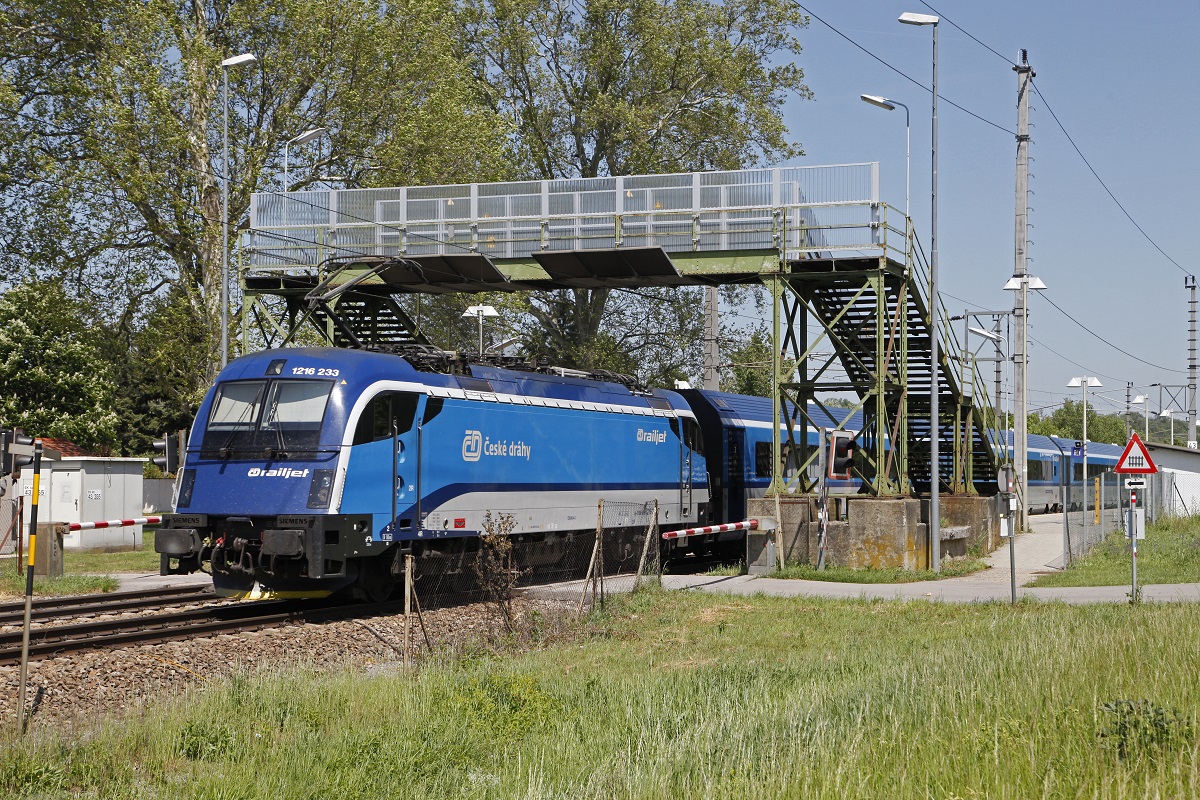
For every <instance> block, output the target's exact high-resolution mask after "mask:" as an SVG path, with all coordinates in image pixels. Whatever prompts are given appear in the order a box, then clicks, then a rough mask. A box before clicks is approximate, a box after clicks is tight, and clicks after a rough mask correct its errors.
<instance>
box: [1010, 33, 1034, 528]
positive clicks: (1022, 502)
mask: <svg viewBox="0 0 1200 800" xmlns="http://www.w3.org/2000/svg"><path fill="white" fill-rule="evenodd" d="M1013 71H1015V72H1016V73H1017V208H1016V231H1015V237H1014V243H1015V250H1014V252H1015V258H1014V262H1013V277H1014V278H1016V279H1018V280H1019V281H1020V284H1021V286H1020V291H1019V292H1015V293H1014V295H1015V299H1016V308H1014V309H1013V321H1014V322H1015V323H1016V325H1015V326H1014V327H1015V328H1016V329H1017V330H1016V340H1017V341H1016V346H1015V347H1014V348H1013V383H1014V387H1013V389H1014V392H1013V393H1014V395H1015V397H1014V399H1015V401H1016V407H1017V409H1016V415H1015V416H1016V420H1015V425H1014V431H1013V438H1014V439H1015V441H1014V442H1013V461H1014V462H1015V463H1014V464H1013V466H1014V467H1015V468H1016V469H1015V470H1014V471H1015V474H1016V478H1017V480H1016V484H1017V486H1016V491H1017V498H1018V504H1019V509H1020V510H1019V512H1018V513H1019V516H1018V518H1017V522H1018V525H1017V529H1018V530H1022V531H1023V530H1027V529H1028V528H1029V507H1028V502H1027V501H1028V496H1029V495H1028V492H1027V491H1026V489H1027V487H1028V485H1029V388H1028V385H1027V381H1026V375H1025V371H1026V368H1027V367H1028V364H1029V343H1028V335H1027V334H1028V326H1027V325H1026V313H1027V311H1028V306H1027V301H1028V285H1029V280H1028V261H1029V254H1028V252H1027V248H1028V244H1029V230H1028V225H1029V82H1030V81H1031V80H1032V79H1033V77H1034V74H1035V73H1034V71H1033V67H1031V66H1029V54H1028V52H1027V51H1026V50H1024V49H1022V50H1021V63H1020V64H1018V65H1017V66H1014V67H1013Z"/></svg>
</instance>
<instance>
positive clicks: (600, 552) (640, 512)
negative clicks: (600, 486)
mask: <svg viewBox="0 0 1200 800" xmlns="http://www.w3.org/2000/svg"><path fill="white" fill-rule="evenodd" d="M597 516H598V518H599V522H598V525H597V528H596V539H595V542H594V544H593V547H592V557H591V559H589V565H588V572H587V575H586V576H585V578H584V582H583V586H582V590H581V592H580V596H579V608H580V611H582V610H583V608H584V607H585V606H588V605H590V606H592V607H595V606H597V605H600V606H603V605H604V599H605V596H606V595H609V594H620V593H631V592H635V591H637V590H638V589H639V588H641V587H643V586H648V585H651V584H653V585H655V586H657V585H659V583H660V580H661V576H662V568H661V567H662V563H661V552H662V537H661V536H660V534H659V532H658V503H657V502H651V503H619V502H607V501H605V500H601V501H600V505H599V513H598V514H597Z"/></svg>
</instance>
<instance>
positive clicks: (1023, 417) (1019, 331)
mask: <svg viewBox="0 0 1200 800" xmlns="http://www.w3.org/2000/svg"><path fill="white" fill-rule="evenodd" d="M1045 288H1046V284H1045V283H1044V282H1043V281H1042V279H1041V278H1037V277H1034V276H1033V275H1029V274H1022V275H1014V276H1013V277H1011V278H1009V279H1008V281H1007V282H1006V283H1005V284H1004V290H1005V291H1011V292H1020V294H1018V295H1016V296H1015V297H1014V298H1013V316H1016V317H1020V322H1019V323H1018V324H1017V326H1016V338H1017V343H1016V345H1015V346H1014V347H1013V352H1012V359H1013V383H1014V386H1013V402H1014V403H1015V405H1016V409H1015V411H1014V414H1013V420H1014V421H1013V428H1014V430H1013V460H1014V462H1015V463H1014V466H1015V467H1016V474H1017V498H1018V502H1019V503H1020V512H1021V518H1020V522H1021V530H1025V529H1026V528H1028V527H1029V507H1028V504H1027V503H1026V498H1027V497H1028V493H1027V491H1026V489H1027V488H1028V485H1029V381H1028V380H1026V376H1027V372H1028V369H1029V314H1028V309H1029V290H1030V289H1033V290H1035V291H1041V290H1043V289H1045Z"/></svg>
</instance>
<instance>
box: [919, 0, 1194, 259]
mask: <svg viewBox="0 0 1200 800" xmlns="http://www.w3.org/2000/svg"><path fill="white" fill-rule="evenodd" d="M920 3H921V5H923V6H925V7H926V8H928V9H929V10H930V11H932V12H933V13H934V14H936V15H937V16H938V17H939V18H941V19H942V20H944V21H945V22H947V23H949V24H950V25H952V26H953V27H954V28H955V29H956V30H958V31H959V32H960V33H962V34H963V35H964V36H966V37H967V38H968V39H970V40H971V41H973V42H975V43H976V44H978V45H979V46H980V47H982V48H983V49H984V50H987V51H988V52H989V53H991V54H993V55H994V56H996V57H997V58H999V59H1000V60H1002V61H1003V62H1004V63H1006V64H1008V65H1010V66H1014V67H1015V66H1016V62H1014V61H1013V60H1012V59H1010V58H1008V57H1007V56H1005V55H1002V54H1001V53H1000V52H999V51H997V50H996V49H995V48H993V47H990V46H989V45H988V44H986V43H985V42H983V41H982V40H980V39H979V38H978V37H976V36H975V35H973V34H972V33H971V32H970V31H968V30H967V29H966V28H964V27H963V26H961V25H959V24H958V23H957V22H955V21H954V20H952V19H950V18H949V17H947V16H946V15H945V14H943V13H942V12H940V11H938V10H937V9H936V8H934V7H933V6H932V5H930V4H929V3H927V2H925V0H920ZM1029 82H1030V85H1032V86H1033V90H1034V92H1036V93H1037V96H1038V97H1039V98H1041V101H1042V104H1043V105H1045V107H1046V110H1047V111H1049V112H1050V116H1051V117H1052V118H1053V119H1054V122H1055V124H1057V125H1058V128H1059V130H1061V131H1062V133H1063V136H1065V137H1067V141H1068V142H1070V144H1071V147H1072V148H1074V150H1075V152H1076V154H1078V156H1079V158H1080V159H1081V160H1082V161H1083V163H1084V164H1085V165H1086V166H1087V168H1088V170H1089V171H1090V172H1091V173H1092V177H1094V178H1095V179H1096V181H1097V182H1098V183H1099V184H1100V186H1101V187H1102V188H1103V189H1104V191H1105V192H1106V193H1107V194H1108V196H1109V197H1110V198H1112V201H1113V202H1114V203H1116V204H1117V208H1119V209H1121V213H1122V214H1124V215H1125V217H1126V218H1127V219H1128V220H1129V221H1130V222H1131V223H1133V227H1135V228H1137V230H1138V233H1140V234H1141V235H1142V236H1143V237H1145V239H1146V241H1148V242H1149V243H1150V244H1151V245H1152V246H1153V247H1154V249H1155V250H1157V251H1158V252H1159V253H1160V254H1161V255H1162V256H1163V258H1165V259H1167V261H1170V262H1171V263H1172V264H1174V265H1175V267H1176V268H1177V269H1178V270H1179V271H1180V272H1182V273H1183V274H1184V275H1190V274H1191V273H1190V272H1188V271H1187V269H1185V268H1184V267H1183V266H1181V265H1180V263H1179V262H1178V261H1176V260H1175V259H1173V258H1171V256H1169V255H1168V254H1167V252H1166V251H1165V250H1163V249H1162V247H1160V246H1159V244H1158V242H1156V241H1154V239H1152V238H1151V237H1150V234H1148V233H1146V231H1145V229H1143V228H1142V226H1141V225H1139V224H1138V222H1137V220H1135V219H1134V218H1133V215H1132V214H1130V213H1129V211H1128V210H1127V209H1126V208H1125V206H1124V204H1122V203H1121V201H1120V200H1118V199H1117V196H1116V195H1115V194H1113V192H1112V190H1111V189H1109V188H1108V184H1106V183H1105V182H1104V180H1103V179H1102V178H1101V177H1100V174H1099V173H1098V172H1096V169H1095V168H1094V167H1093V166H1092V164H1091V162H1090V161H1088V159H1087V156H1085V155H1084V154H1083V151H1082V150H1080V149H1079V145H1077V144H1076V143H1075V139H1074V138H1072V136H1071V134H1070V133H1068V132H1067V128H1066V126H1065V125H1063V124H1062V120H1060V119H1059V118H1058V115H1057V114H1055V113H1054V109H1053V108H1051V107H1050V101H1048V100H1047V99H1046V95H1044V94H1042V90H1041V88H1040V87H1039V86H1038V85H1037V82H1036V81H1034V80H1033V79H1032V78H1031V79H1030V81H1029ZM947 102H949V101H947Z"/></svg>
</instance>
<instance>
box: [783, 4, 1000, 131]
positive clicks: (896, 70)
mask: <svg viewBox="0 0 1200 800" xmlns="http://www.w3.org/2000/svg"><path fill="white" fill-rule="evenodd" d="M792 2H793V3H794V4H795V6H796V8H799V9H800V10H801V11H803V12H804V13H805V14H808V15H809V16H810V17H812V18H813V19H815V20H816V21H817V22H820V23H821V24H822V25H824V26H825V27H826V28H829V30H831V31H833V32H834V33H836V34H837V35H838V36H840V37H842V38H843V39H845V40H846V41H847V42H849V43H850V44H852V45H854V46H855V47H857V48H858V49H859V50H861V51H863V52H864V53H866V54H867V55H869V56H870V57H871V58H873V59H875V60H876V61H878V62H879V63H880V64H883V65H884V66H885V67H887V68H888V69H890V70H891V71H892V72H894V73H896V74H897V75H899V76H900V77H902V78H904V79H905V80H907V81H909V82H910V83H912V84H914V85H916V86H917V87H919V88H921V89H923V90H924V91H926V92H932V91H933V90H932V89H930V88H929V87H928V86H926V85H925V84H923V83H921V82H920V81H919V80H917V79H916V78H914V77H913V76H911V75H909V74H908V73H907V72H904V71H903V70H901V69H900V68H899V67H895V66H893V65H892V64H889V63H888V62H887V61H885V60H884V59H883V58H881V57H880V56H878V55H876V54H875V53H873V52H871V51H870V50H868V49H867V48H866V47H864V46H863V45H861V44H859V43H858V42H856V41H855V40H854V39H851V38H850V37H849V36H847V35H846V34H844V33H842V32H841V31H840V30H838V29H837V28H836V27H834V26H833V25H831V24H830V23H829V22H827V21H826V20H824V19H822V18H821V17H819V16H817V15H816V14H814V13H813V12H812V11H810V10H808V8H806V7H805V6H804V5H803V4H801V3H797V2H796V0H792ZM955 27H957V26H955ZM938 99H939V100H942V101H944V102H946V103H948V104H949V105H952V106H954V107H955V108H957V109H958V110H959V111H961V112H963V113H964V114H967V115H968V116H972V117H974V118H975V119H977V120H979V121H980V122H983V123H986V124H988V125H991V126H992V127H993V128H995V129H997V130H1000V131H1004V132H1005V133H1007V134H1009V135H1010V136H1016V133H1015V132H1013V131H1011V130H1009V129H1008V128H1006V127H1004V126H1003V125H1000V124H998V123H995V122H992V121H991V120H990V119H987V118H986V117H982V116H980V115H979V114H976V113H975V112H974V111H971V110H970V109H967V108H964V107H963V106H960V105H959V104H958V103H956V102H954V101H953V100H950V99H949V98H947V97H944V96H943V95H942V94H941V93H940V92H939V93H938Z"/></svg>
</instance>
